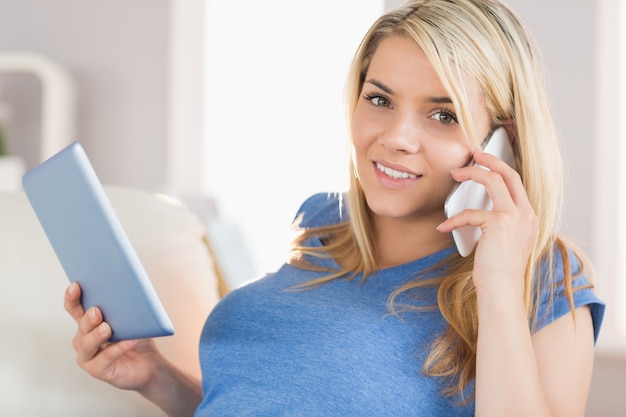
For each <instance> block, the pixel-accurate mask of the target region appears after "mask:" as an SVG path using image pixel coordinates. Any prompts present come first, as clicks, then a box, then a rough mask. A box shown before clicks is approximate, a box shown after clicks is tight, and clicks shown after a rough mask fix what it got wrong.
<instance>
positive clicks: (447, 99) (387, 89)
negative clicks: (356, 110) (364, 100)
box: [365, 79, 452, 104]
mask: <svg viewBox="0 0 626 417" xmlns="http://www.w3.org/2000/svg"><path fill="white" fill-rule="evenodd" d="M365 82H366V83H368V84H372V85H374V86H376V87H378V88H380V89H381V90H383V91H384V92H385V93H387V94H390V95H393V94H394V91H393V89H391V88H390V87H388V86H386V85H385V84H384V83H383V82H381V81H378V80H376V79H369V80H366V81H365ZM426 101H427V102H429V103H434V104H452V99H451V98H450V97H447V96H441V97H437V96H431V97H428V98H427V99H426Z"/></svg>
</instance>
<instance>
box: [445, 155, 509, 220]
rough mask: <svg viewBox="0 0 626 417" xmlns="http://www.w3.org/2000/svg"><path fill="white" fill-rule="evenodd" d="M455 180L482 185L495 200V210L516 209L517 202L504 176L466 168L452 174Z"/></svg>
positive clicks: (476, 168)
mask: <svg viewBox="0 0 626 417" xmlns="http://www.w3.org/2000/svg"><path fill="white" fill-rule="evenodd" d="M451 175H452V178H454V180H456V181H459V182H463V181H468V180H472V181H475V182H477V183H479V184H482V185H483V186H485V188H486V189H487V194H488V195H489V197H490V198H491V200H493V209H494V210H502V211H508V210H512V209H514V207H515V202H514V201H513V199H512V197H511V193H510V191H509V189H508V187H507V184H506V183H505V181H504V178H503V177H502V175H500V174H499V173H497V172H494V171H490V170H487V169H484V168H481V167H475V166H472V167H464V168H459V169H456V170H453V171H452V172H451Z"/></svg>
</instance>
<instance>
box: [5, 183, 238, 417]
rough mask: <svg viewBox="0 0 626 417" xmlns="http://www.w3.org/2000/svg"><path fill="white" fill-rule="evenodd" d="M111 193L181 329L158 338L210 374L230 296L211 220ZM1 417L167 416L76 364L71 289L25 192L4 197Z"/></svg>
mask: <svg viewBox="0 0 626 417" xmlns="http://www.w3.org/2000/svg"><path fill="white" fill-rule="evenodd" d="M105 191H106V193H107V195H108V197H109V199H110V200H111V203H112V205H113V207H114V209H115V211H116V213H117V215H118V217H119V219H120V221H121V223H122V226H123V227H124V229H125V230H126V233H127V234H128V237H129V239H130V241H131V243H132V245H133V247H134V248H135V250H136V252H137V255H138V256H139V258H140V260H141V262H142V263H143V265H144V267H145V269H146V271H147V273H148V276H149V277H150V280H151V281H152V284H153V285H154V287H155V290H156V292H157V294H158V295H159V297H160V299H161V301H162V303H163V305H164V307H165V309H166V311H167V312H168V315H169V316H170V319H171V320H172V322H173V325H174V328H175V334H174V335H173V336H168V337H163V338H157V344H158V346H159V347H160V349H161V350H162V352H163V353H164V355H165V356H166V357H168V358H169V359H170V360H171V361H172V362H174V363H175V364H177V365H178V366H180V367H181V368H183V369H185V370H186V371H187V372H189V373H192V374H194V375H197V376H199V375H200V369H199V362H198V354H197V347H198V341H199V336H200V332H201V330H202V326H203V323H204V320H205V319H206V317H207V315H208V314H209V312H210V311H211V309H212V308H213V306H214V305H215V304H216V303H217V301H218V300H219V298H220V296H221V295H223V294H224V293H225V291H226V290H225V287H224V284H223V281H222V280H221V279H220V273H219V268H218V265H216V263H215V262H214V257H213V256H212V252H211V245H210V243H209V240H208V238H207V232H206V227H205V222H204V221H203V220H200V219H199V218H198V217H197V216H196V215H195V214H194V213H193V212H192V211H191V210H190V209H188V208H187V207H186V206H184V205H183V204H181V203H180V202H178V201H176V200H174V199H171V198H169V197H166V196H164V195H159V194H155V193H149V192H146V191H143V190H137V189H133V188H128V187H119V186H105ZM0 283H1V285H2V289H1V290H0V331H1V334H2V337H1V341H0V415H2V416H20V417H21V416H25V417H30V416H42V415H45V416H48V417H54V416H59V417H60V416H63V417H74V416H76V417H78V416H81V417H82V416H87V415H88V416H90V417H98V416H102V417H105V416H106V417H115V416H120V417H122V416H124V417H128V416H134V417H141V416H150V417H159V416H163V415H164V413H163V412H161V411H160V410H159V409H158V408H157V407H155V406H154V405H152V404H151V403H149V402H148V401H146V400H145V399H143V398H142V397H141V396H140V395H139V394H137V393H135V392H129V391H122V390H118V389H115V388H113V387H110V386H109V385H107V384H106V383H103V382H101V381H98V380H95V379H93V378H91V377H89V376H88V375H87V374H86V373H85V372H84V371H82V370H81V369H80V368H79V367H78V366H77V365H76V359H75V352H74V351H73V349H72V345H71V341H72V338H73V336H74V333H75V331H76V325H75V323H74V321H73V320H72V318H71V317H70V316H69V315H68V314H67V313H66V312H65V310H64V309H63V294H64V291H65V289H66V288H67V285H68V284H69V281H68V280H67V277H66V275H65V273H64V271H63V269H62V267H61V265H60V263H59V261H58V260H57V258H56V256H55V254H54V252H53V250H52V247H51V246H50V244H49V242H48V240H47V239H46V237H45V235H44V232H43V230H42V229H41V226H40V225H39V223H38V221H37V219H36V217H35V214H34V212H33V211H32V209H31V208H30V205H29V203H28V201H27V199H26V196H25V195H24V193H23V191H19V190H18V191H0Z"/></svg>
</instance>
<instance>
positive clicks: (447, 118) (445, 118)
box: [431, 109, 458, 125]
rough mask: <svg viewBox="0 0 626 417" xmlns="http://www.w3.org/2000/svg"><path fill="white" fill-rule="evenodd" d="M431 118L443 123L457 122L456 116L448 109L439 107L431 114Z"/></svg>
mask: <svg viewBox="0 0 626 417" xmlns="http://www.w3.org/2000/svg"><path fill="white" fill-rule="evenodd" d="M431 117H432V118H433V119H435V120H437V121H439V122H440V123H441V124H443V125H451V124H453V123H457V122H458V121H457V118H456V115H455V114H454V113H452V112H451V111H450V110H446V109H441V110H438V111H437V112H436V113H435V114H433V115H432V116H431Z"/></svg>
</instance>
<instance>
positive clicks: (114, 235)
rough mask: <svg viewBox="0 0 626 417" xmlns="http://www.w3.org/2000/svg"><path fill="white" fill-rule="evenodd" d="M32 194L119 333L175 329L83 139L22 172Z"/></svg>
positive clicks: (50, 234)
mask: <svg viewBox="0 0 626 417" xmlns="http://www.w3.org/2000/svg"><path fill="white" fill-rule="evenodd" d="M22 184H23V186H24V191H25V193H26V196H27V198H28V200H29V202H30V204H31V206H32V208H33V210H34V211H35V214H36V216H37V218H38V220H39V223H40V224H41V226H42V228H43V230H44V232H45V234H46V236H47V238H48V240H49V241H50V243H51V245H52V247H53V249H54V252H55V253H56V256H57V258H58V259H59V261H60V263H61V265H62V266H63V269H64V271H65V273H66V275H67V277H68V278H69V280H70V281H71V282H78V283H79V284H80V286H81V289H82V297H81V303H82V305H83V307H84V308H85V310H86V309H88V308H90V307H92V306H97V307H99V308H100V310H102V314H103V316H104V320H106V321H107V322H108V323H109V324H110V326H111V329H112V336H111V339H110V340H111V341H118V340H126V339H140V338H147V337H158V336H168V335H172V334H173V333H174V328H173V326H172V323H171V321H170V319H169V317H168V315H167V313H166V312H165V309H164V308H163V305H162V304H161V301H160V300H159V298H158V296H157V294H156V291H155V290H154V288H153V286H152V283H151V282H150V280H149V278H148V276H147V274H146V272H145V270H144V268H143V266H142V264H141V262H140V260H139V258H138V257H137V254H136V253H135V250H134V249H133V247H132V245H131V243H130V241H129V239H128V237H127V235H126V233H125V232H124V230H123V228H122V226H121V223H120V221H119V219H118V218H117V216H116V214H115V212H114V210H113V207H112V205H111V203H110V201H109V199H108V198H107V196H106V194H105V191H104V188H103V187H102V185H101V183H100V181H99V180H98V177H97V175H96V173H95V171H94V169H93V167H92V165H91V163H90V162H89V159H88V157H87V155H86V153H85V151H84V149H83V147H82V146H81V145H80V143H79V142H74V143H72V144H70V145H68V146H67V147H66V148H64V149H63V150H61V151H60V152H58V153H57V154H55V155H53V156H52V157H51V158H49V159H48V160H46V161H44V162H43V163H42V164H41V165H39V166H37V167H36V168H34V169H33V170H31V171H29V172H27V173H26V174H24V176H23V177H22Z"/></svg>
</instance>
